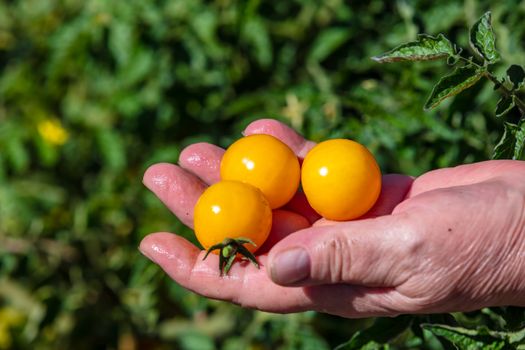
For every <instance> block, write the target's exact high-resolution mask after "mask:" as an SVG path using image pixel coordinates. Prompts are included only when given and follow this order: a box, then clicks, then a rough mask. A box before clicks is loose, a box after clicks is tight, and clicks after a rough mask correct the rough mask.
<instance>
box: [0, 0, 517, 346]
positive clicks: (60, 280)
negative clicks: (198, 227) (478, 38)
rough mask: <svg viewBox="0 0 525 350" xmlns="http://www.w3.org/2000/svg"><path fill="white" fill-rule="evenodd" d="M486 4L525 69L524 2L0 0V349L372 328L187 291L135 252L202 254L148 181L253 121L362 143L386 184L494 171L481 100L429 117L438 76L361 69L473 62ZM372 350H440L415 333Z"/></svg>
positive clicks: (248, 341) (324, 340) (217, 340)
mask: <svg viewBox="0 0 525 350" xmlns="http://www.w3.org/2000/svg"><path fill="white" fill-rule="evenodd" d="M489 5H490V9H491V10H492V13H493V24H494V27H495V31H496V34H497V37H498V41H497V46H498V49H499V51H500V52H501V54H502V58H503V60H502V62H501V67H506V66H508V65H509V64H512V63H516V64H521V65H524V64H525V52H524V51H523V49H524V47H523V45H522V43H523V42H524V40H525V24H524V23H525V22H523V20H522V19H523V18H524V15H525V3H524V2H523V1H517V0H506V1H501V2H498V3H493V2H490V1H474V0H466V1H457V0H447V1H440V2H434V3H432V2H425V1H410V0H404V1H403V0H399V1H392V2H389V1H378V0H373V1H369V2H360V3H359V2H355V3H354V2H353V3H352V4H350V2H345V1H343V0H327V1H316V0H294V1H280V2H278V1H273V2H263V1H258V0H248V1H245V2H242V1H239V2H236V1H230V0H215V1H204V0H192V1H190V0H170V1H164V0H155V1H139V0H115V1H104V0H61V1H55V0H18V1H17V0H4V1H1V2H0V349H8V348H20V349H68V348H73V347H74V348H76V349H95V348H109V349H117V348H118V349H138V348H140V349H168V348H177V349H199V350H200V349H203V350H204V349H326V348H332V347H334V346H336V345H337V344H340V343H342V342H343V341H346V340H348V339H350V338H351V337H352V336H353V335H354V334H355V332H357V331H359V330H363V329H364V328H365V327H367V326H369V325H370V324H371V322H373V320H344V319H340V318H337V317H332V316H328V315H323V314H317V313H303V314H292V315H271V314H266V313H261V312H254V311H251V310H245V309H241V308H239V307H236V306H232V305H229V304H225V303H222V302H216V301H210V300H207V299H204V298H201V297H199V296H197V295H195V294H192V293H189V292H187V291H185V290H183V289H182V288H181V287H179V286H178V285H176V284H175V283H173V282H172V281H170V279H169V278H168V277H166V276H165V275H164V274H163V273H162V271H160V269H159V268H158V267H156V266H155V265H153V264H152V263H150V262H149V261H147V260H146V259H145V258H143V257H142V256H141V255H140V254H139V252H138V250H137V245H138V243H139V242H140V240H141V238H142V237H144V236H145V235H146V234H147V233H149V232H153V231H164V230H167V231H172V232H177V233H179V234H182V235H185V236H186V237H188V238H190V239H193V236H192V233H191V231H189V230H188V229H186V228H184V227H183V226H182V224H181V223H179V222H178V221H177V220H176V218H175V217H174V216H172V215H171V214H170V212H169V211H168V210H167V209H166V208H164V207H163V205H162V204H161V203H160V201H158V200H157V199H156V198H155V197H154V196H153V195H152V194H150V193H149V192H148V191H147V190H146V189H145V188H144V187H143V186H142V184H141V177H142V174H143V172H144V170H145V169H146V168H147V167H148V166H149V165H151V164H153V163H155V162H161V161H164V162H177V158H178V155H179V152H180V150H181V149H182V148H184V147H185V146H186V145H188V144H190V143H192V142H196V141H208V142H214V143H217V144H219V145H221V146H227V145H228V144H229V143H231V142H232V141H233V140H234V139H236V138H238V137H239V136H240V131H241V130H242V129H243V128H244V127H245V126H246V125H247V124H248V123H249V122H250V121H252V120H255V119H257V118H260V117H272V118H277V119H280V120H283V121H285V122H287V123H289V124H290V125H292V126H293V127H295V128H296V129H297V130H298V131H300V132H302V133H303V134H305V135H306V136H307V137H310V138H312V139H314V140H322V139H326V138H330V137H341V136H342V137H349V138H353V139H356V140H359V141H360V142H363V143H364V144H366V145H367V146H368V147H369V148H370V149H371V150H372V151H373V153H374V154H375V155H376V156H377V158H378V160H379V162H380V164H381V167H382V169H383V171H385V172H402V173H407V174H411V175H418V174H421V173H422V172H424V171H426V170H429V169H432V168H435V167H444V166H452V165H455V164H459V163H468V162H473V161H478V160H482V159H486V158H489V157H490V155H491V152H492V149H493V147H494V144H495V142H497V140H498V137H499V136H500V133H501V130H502V126H501V122H500V121H498V120H496V119H495V118H494V117H493V111H494V108H495V106H496V103H497V100H498V96H497V95H496V94H494V93H493V91H492V90H491V89H492V87H491V86H490V85H489V84H479V86H476V87H475V88H473V89H472V90H469V91H466V92H465V93H463V94H461V95H460V96H458V97H457V98H455V99H454V100H453V101H451V102H447V103H445V104H444V106H442V107H441V108H439V109H438V111H436V112H423V110H422V106H423V104H424V101H425V99H426V96H427V95H428V93H429V91H430V90H431V88H432V86H433V84H434V83H435V82H436V81H437V78H438V77H439V76H441V75H443V73H444V72H445V71H447V67H444V65H443V64H442V62H437V63H436V62H428V63H421V64H415V65H413V64H396V65H378V64H376V63H375V62H373V61H372V60H370V59H369V58H370V57H371V56H374V55H376V54H378V53H381V52H384V51H385V50H387V49H389V48H391V47H393V46H396V45H398V44H399V43H402V42H405V41H408V40H413V39H414V38H415V36H416V34H417V33H420V32H426V33H432V34H437V33H439V32H443V33H446V34H447V36H448V37H449V38H450V39H451V40H453V41H456V42H458V43H460V44H461V45H462V46H467V41H468V37H467V30H466V29H465V28H468V26H470V25H471V24H472V23H473V22H474V21H475V20H476V19H477V18H478V17H479V16H480V15H481V14H482V13H484V12H485V11H486V10H488V9H489ZM500 73H502V72H501V71H500ZM494 315H495V314H494V313H490V312H485V313H475V314H472V315H470V314H469V315H456V317H455V319H456V322H459V323H460V324H463V325H464V324H467V325H468V324H469V322H470V324H471V325H472V324H488V325H493V324H494V323H495V322H496V321H495V320H499V319H498V318H497V317H496V316H494ZM442 318H447V316H443V315H435V316H422V317H419V318H418V319H417V320H418V321H417V322H430V321H432V320H434V321H435V320H440V319H442ZM417 322H416V323H417ZM372 338H373V337H372ZM373 339H375V338H373ZM378 339H381V338H378ZM378 339H375V341H379V340H378ZM382 341H388V339H383V340H382ZM371 344H372V345H370V346H369V347H368V348H384V347H385V346H386V347H389V348H391V349H397V348H414V349H415V348H422V349H442V348H443V345H440V343H439V342H437V341H436V339H435V338H434V337H432V336H431V335H430V334H429V333H427V332H426V331H423V330H421V329H420V328H417V327H413V328H409V329H408V330H407V331H406V332H405V333H403V335H402V336H399V337H397V338H396V339H395V340H393V341H390V343H389V344H390V345H378V344H379V343H371ZM374 344H376V345H374Z"/></svg>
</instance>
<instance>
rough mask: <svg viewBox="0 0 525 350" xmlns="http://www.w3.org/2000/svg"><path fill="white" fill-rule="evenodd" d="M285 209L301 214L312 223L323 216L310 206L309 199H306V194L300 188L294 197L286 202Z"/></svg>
mask: <svg viewBox="0 0 525 350" xmlns="http://www.w3.org/2000/svg"><path fill="white" fill-rule="evenodd" d="M284 209H288V210H291V211H293V212H295V213H298V214H300V215H301V216H303V217H304V218H306V219H307V220H308V221H309V222H310V224H313V223H315V222H316V221H317V220H319V218H320V217H321V215H319V214H318V213H317V212H316V211H315V210H314V209H313V208H312V207H311V206H310V204H309V203H308V199H306V195H305V194H304V192H303V191H302V190H300V189H299V190H298V191H297V192H296V193H295V195H294V196H293V197H292V199H291V200H290V201H289V202H288V203H286V205H285V206H284Z"/></svg>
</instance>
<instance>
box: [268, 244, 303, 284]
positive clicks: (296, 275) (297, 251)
mask: <svg viewBox="0 0 525 350" xmlns="http://www.w3.org/2000/svg"><path fill="white" fill-rule="evenodd" d="M271 273H272V280H273V281H274V282H275V283H278V284H284V285H287V284H292V283H296V282H299V281H302V280H304V279H305V278H307V277H308V276H309V275H310V257H309V256H308V253H307V252H306V250H304V249H303V248H291V249H288V250H285V251H283V252H281V253H278V254H277V256H275V257H274V258H273V259H272V266H271Z"/></svg>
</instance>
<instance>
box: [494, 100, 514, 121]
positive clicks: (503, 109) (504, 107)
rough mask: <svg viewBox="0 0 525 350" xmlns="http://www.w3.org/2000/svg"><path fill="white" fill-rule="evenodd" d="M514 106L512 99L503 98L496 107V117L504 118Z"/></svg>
mask: <svg viewBox="0 0 525 350" xmlns="http://www.w3.org/2000/svg"><path fill="white" fill-rule="evenodd" d="M514 105H515V104H514V99H513V98H512V97H508V96H502V97H501V98H500V99H499V101H498V105H497V106H496V117H498V118H499V117H503V116H504V115H505V114H507V113H509V112H510V111H511V110H512V108H514Z"/></svg>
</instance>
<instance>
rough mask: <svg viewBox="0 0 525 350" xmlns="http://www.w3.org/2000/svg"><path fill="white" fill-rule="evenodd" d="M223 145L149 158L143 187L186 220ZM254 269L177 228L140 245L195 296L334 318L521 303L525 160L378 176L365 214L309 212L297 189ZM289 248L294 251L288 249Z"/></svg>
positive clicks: (214, 176) (271, 125)
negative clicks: (222, 259) (341, 216)
mask: <svg viewBox="0 0 525 350" xmlns="http://www.w3.org/2000/svg"><path fill="white" fill-rule="evenodd" d="M259 133H266V134H270V135H273V136H276V137H278V138H279V139H281V140H282V141H283V142H285V143H287V144H288V145H289V146H290V147H291V148H292V149H293V150H294V151H295V152H296V154H297V155H298V156H299V157H304V156H305V155H306V153H307V152H308V150H309V149H310V148H311V147H313V145H314V144H313V143H312V142H310V141H307V140H305V139H303V138H302V137H301V136H300V135H298V134H297V133H295V132H294V131H293V130H291V129H289V128H288V127H286V126H284V125H283V124H281V123H279V122H276V121H273V120H265V119H263V120H258V121H256V122H254V123H252V124H250V125H249V126H248V127H247V129H246V130H245V132H244V134H245V135H250V134H259ZM223 152H224V151H223V150H222V149H221V148H219V147H217V146H214V145H211V144H205V143H198V144H193V145H190V146H189V147H187V148H186V149H185V150H184V151H183V152H182V153H181V155H180V159H179V165H172V164H156V165H153V166H151V167H150V168H149V169H148V170H147V171H146V173H145V175H144V184H145V185H146V186H147V187H148V188H149V189H150V190H151V191H153V192H154V193H155V194H156V195H157V196H158V197H159V198H160V200H161V201H162V202H163V203H164V204H165V205H166V206H167V207H168V208H169V209H170V210H171V211H172V212H173V213H174V214H175V215H176V216H177V217H178V218H180V220H181V221H182V222H184V223H185V224H186V225H188V226H189V227H192V225H193V223H192V221H193V206H194V204H195V202H196V201H197V198H198V197H199V195H200V194H201V193H202V191H203V190H204V189H205V188H206V186H208V185H209V184H211V183H213V182H216V181H218V180H219V165H220V159H221V156H222V154H223ZM273 215H274V225H273V228H272V232H271V236H270V239H269V240H268V241H267V242H266V243H265V245H264V246H263V247H261V249H260V251H259V256H258V259H259V261H260V263H261V268H260V269H257V268H255V267H254V266H253V265H252V264H250V263H247V262H238V263H236V264H234V266H233V268H232V270H231V271H230V273H229V275H228V276H226V277H220V276H219V272H218V269H217V266H218V261H217V259H218V257H217V256H215V255H212V256H209V257H208V258H207V259H206V260H205V261H203V260H202V257H203V256H204V252H203V251H201V250H200V249H199V248H197V247H195V246H194V245H193V244H191V243H190V242H188V241H187V240H185V239H184V238H182V237H179V236H177V235H175V234H171V233H165V232H161V233H153V234H150V235H148V236H147V237H145V238H144V239H143V241H142V242H141V244H140V250H141V252H142V253H143V254H144V255H146V256H147V257H149V258H150V259H151V260H152V261H154V262H155V263H157V264H158V265H159V266H160V267H161V268H162V269H163V270H164V271H165V272H166V273H167V274H168V275H169V276H170V277H171V278H172V279H173V280H174V281H176V282H177V283H179V284H180V285H182V286H183V287H185V288H187V289H189V290H192V291H194V292H196V293H198V294H201V295H204V296H206V297H209V298H213V299H221V300H226V301H230V302H233V303H236V304H239V305H242V306H244V307H248V308H255V309H259V310H264V311H269V312H280V313H285V312H295V311H304V310H316V311H320V312H326V313H330V314H334V315H340V316H344V317H368V316H395V315H398V314H402V313H435V312H453V311H469V310H475V309H479V308H482V307H486V306H501V305H517V306H525V162H520V161H487V162H481V163H475V164H470V165H462V166H458V167H455V168H446V169H439V170H435V171H431V172H428V173H426V174H424V175H422V176H420V177H418V178H416V179H413V178H411V177H408V176H404V175H395V174H390V175H384V177H383V188H382V193H381V196H380V198H379V200H378V202H377V204H376V205H375V206H374V208H373V209H372V210H371V211H370V212H369V213H368V214H367V215H366V217H364V218H362V219H359V220H356V221H351V222H337V223H336V222H329V221H326V220H324V219H320V218H319V217H318V215H316V213H315V212H313V210H312V209H311V208H310V207H309V206H308V204H307V202H306V201H305V198H304V195H302V194H298V195H297V196H296V197H295V198H294V199H293V200H292V202H291V203H289V204H288V205H287V206H286V207H284V208H281V209H279V210H275V211H274V214H273ZM294 253H295V255H294Z"/></svg>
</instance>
